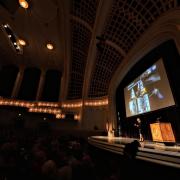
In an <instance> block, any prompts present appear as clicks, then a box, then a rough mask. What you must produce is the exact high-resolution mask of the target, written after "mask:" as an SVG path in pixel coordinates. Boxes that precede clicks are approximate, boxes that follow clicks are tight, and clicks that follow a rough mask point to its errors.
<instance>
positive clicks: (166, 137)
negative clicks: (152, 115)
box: [150, 122, 175, 143]
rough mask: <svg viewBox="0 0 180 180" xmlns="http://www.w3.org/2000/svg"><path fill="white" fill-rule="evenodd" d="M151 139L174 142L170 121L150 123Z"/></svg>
mask: <svg viewBox="0 0 180 180" xmlns="http://www.w3.org/2000/svg"><path fill="white" fill-rule="evenodd" d="M150 128H151V133H152V139H153V141H156V142H173V143H174V142H175V137H174V133H173V130H172V127H171V123H165V122H157V123H153V124H150Z"/></svg>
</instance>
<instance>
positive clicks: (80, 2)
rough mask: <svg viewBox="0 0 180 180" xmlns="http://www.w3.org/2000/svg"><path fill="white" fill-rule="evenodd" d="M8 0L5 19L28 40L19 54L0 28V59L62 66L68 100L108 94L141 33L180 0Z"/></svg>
mask: <svg viewBox="0 0 180 180" xmlns="http://www.w3.org/2000/svg"><path fill="white" fill-rule="evenodd" d="M4 2H5V1H3V0H0V24H1V25H2V24H3V23H8V24H10V26H11V27H12V29H13V30H14V31H15V33H16V34H17V36H18V37H20V38H22V39H24V40H26V41H27V46H26V47H24V52H23V55H19V54H16V53H15V51H13V50H12V48H11V46H10V43H9V42H8V38H7V37H5V34H4V33H3V31H2V30H0V64H17V65H26V66H35V67H38V68H40V69H41V68H47V69H49V68H53V69H58V70H61V71H62V74H63V79H64V80H63V81H62V82H63V85H62V90H61V92H63V93H64V91H65V92H66V93H64V94H65V97H64V99H69V100H71V99H81V98H83V97H87V98H97V97H102V96H107V95H108V88H109V84H110V81H111V79H112V77H113V74H114V72H115V71H116V70H117V68H118V67H119V66H120V64H121V63H122V62H123V60H124V59H125V57H126V56H127V54H128V52H129V51H130V50H131V48H133V46H135V44H136V42H137V41H138V40H139V39H140V38H141V35H142V34H143V33H144V32H145V31H146V30H147V29H148V27H150V26H151V25H152V24H153V22H155V21H156V20H157V19H158V18H159V17H160V16H162V15H163V14H164V13H166V12H167V11H170V10H173V9H174V8H178V5H179V4H178V1H177V0H156V1H154V0H109V1H106V0H45V1H44V0H29V1H28V2H29V4H30V5H29V6H30V8H29V9H27V10H24V9H23V8H21V7H20V6H19V5H18V1H17V2H16V3H14V4H13V2H12V0H6V2H5V3H4ZM96 36H100V37H102V39H103V41H100V40H98V39H96ZM47 42H52V43H53V44H54V47H55V48H54V50H53V51H49V50H48V49H47V48H46V43H47ZM96 44H98V46H97V47H96ZM92 54H93V56H92ZM89 64H91V66H90V65H89Z"/></svg>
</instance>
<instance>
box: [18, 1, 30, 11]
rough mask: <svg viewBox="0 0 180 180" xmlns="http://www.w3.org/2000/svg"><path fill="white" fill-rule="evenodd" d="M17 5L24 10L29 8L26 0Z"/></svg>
mask: <svg viewBox="0 0 180 180" xmlns="http://www.w3.org/2000/svg"><path fill="white" fill-rule="evenodd" d="M19 4H20V6H21V7H22V8H24V9H27V8H28V7H29V4H28V2H27V1H26V0H19Z"/></svg>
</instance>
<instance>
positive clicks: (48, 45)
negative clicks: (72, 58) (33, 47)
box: [46, 43, 54, 50]
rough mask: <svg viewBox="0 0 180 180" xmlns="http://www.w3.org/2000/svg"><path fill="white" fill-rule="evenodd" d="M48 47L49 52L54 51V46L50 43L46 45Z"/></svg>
mask: <svg viewBox="0 0 180 180" xmlns="http://www.w3.org/2000/svg"><path fill="white" fill-rule="evenodd" d="M46 47H47V48H48V49H49V50H52V49H53V48H54V47H53V45H52V44H50V43H48V44H47V45H46Z"/></svg>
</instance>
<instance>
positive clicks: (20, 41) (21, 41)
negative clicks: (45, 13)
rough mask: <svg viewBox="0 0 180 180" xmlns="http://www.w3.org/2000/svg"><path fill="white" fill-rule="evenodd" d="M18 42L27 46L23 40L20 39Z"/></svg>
mask: <svg viewBox="0 0 180 180" xmlns="http://www.w3.org/2000/svg"><path fill="white" fill-rule="evenodd" d="M18 42H19V44H20V45H21V46H25V45H26V41H24V40H23V39H19V40H18Z"/></svg>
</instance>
